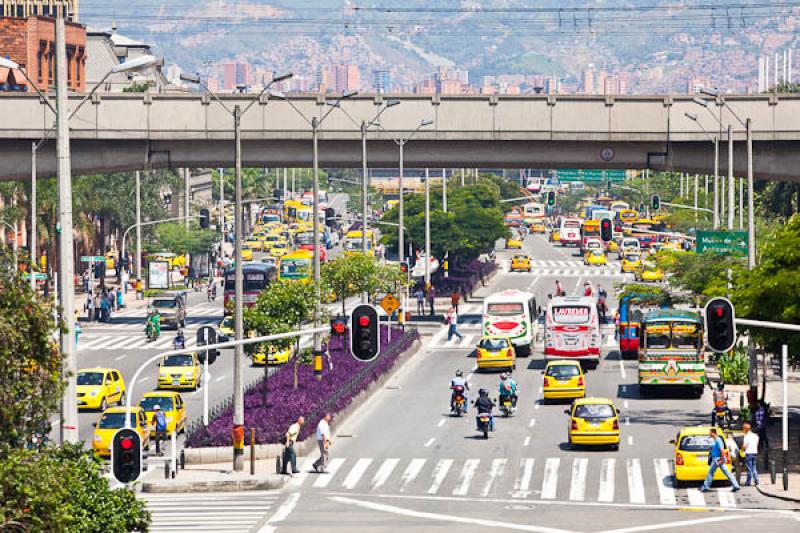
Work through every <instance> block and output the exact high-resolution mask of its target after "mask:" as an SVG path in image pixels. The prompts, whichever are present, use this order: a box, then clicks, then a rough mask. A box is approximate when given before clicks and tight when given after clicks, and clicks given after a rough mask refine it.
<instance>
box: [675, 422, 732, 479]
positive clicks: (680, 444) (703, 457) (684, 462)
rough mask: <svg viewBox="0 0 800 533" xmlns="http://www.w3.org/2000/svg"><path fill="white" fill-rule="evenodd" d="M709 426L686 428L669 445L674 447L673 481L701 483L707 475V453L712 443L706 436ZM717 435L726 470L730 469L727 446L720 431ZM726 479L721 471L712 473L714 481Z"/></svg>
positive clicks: (719, 430)
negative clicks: (721, 447) (720, 443)
mask: <svg viewBox="0 0 800 533" xmlns="http://www.w3.org/2000/svg"><path fill="white" fill-rule="evenodd" d="M710 429H711V426H686V427H682V428H681V429H680V431H678V435H677V436H676V437H675V438H674V439H673V440H671V441H669V443H670V444H672V445H674V446H675V480H676V481H678V482H679V483H680V482H683V481H703V480H704V479H705V478H706V475H707V474H708V453H709V450H711V445H712V444H714V441H713V440H712V439H711V436H710V435H709V434H708V432H709V430H710ZM717 434H718V435H719V436H720V437H722V442H723V446H724V447H725V448H724V450H723V455H724V457H725V464H726V465H727V467H728V470H730V469H731V457H730V453H728V445H727V443H726V442H725V438H724V437H723V435H724V434H723V432H722V430H721V429H717ZM725 479H727V478H726V477H725V474H723V473H722V470H719V469H717V471H716V472H714V481H722V480H725Z"/></svg>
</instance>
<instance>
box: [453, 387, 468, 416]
mask: <svg viewBox="0 0 800 533" xmlns="http://www.w3.org/2000/svg"><path fill="white" fill-rule="evenodd" d="M452 412H453V413H455V414H456V416H461V415H462V414H463V413H465V412H466V398H464V387H462V386H460V385H456V386H455V387H453V406H452Z"/></svg>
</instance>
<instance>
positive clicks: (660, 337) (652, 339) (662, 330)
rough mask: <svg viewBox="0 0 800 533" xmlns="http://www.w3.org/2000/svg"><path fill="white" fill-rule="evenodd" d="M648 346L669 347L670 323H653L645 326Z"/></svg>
mask: <svg viewBox="0 0 800 533" xmlns="http://www.w3.org/2000/svg"><path fill="white" fill-rule="evenodd" d="M645 345H646V346H647V347H648V348H669V324H653V325H649V326H647V327H646V328H645Z"/></svg>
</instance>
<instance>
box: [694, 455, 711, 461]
mask: <svg viewBox="0 0 800 533" xmlns="http://www.w3.org/2000/svg"><path fill="white" fill-rule="evenodd" d="M697 460H698V461H708V455H698V456H697Z"/></svg>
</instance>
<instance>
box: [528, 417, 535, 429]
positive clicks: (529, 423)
mask: <svg viewBox="0 0 800 533" xmlns="http://www.w3.org/2000/svg"><path fill="white" fill-rule="evenodd" d="M535 425H536V419H535V418H531V421H530V422H528V427H529V428H532V427H533V426H535Z"/></svg>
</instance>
